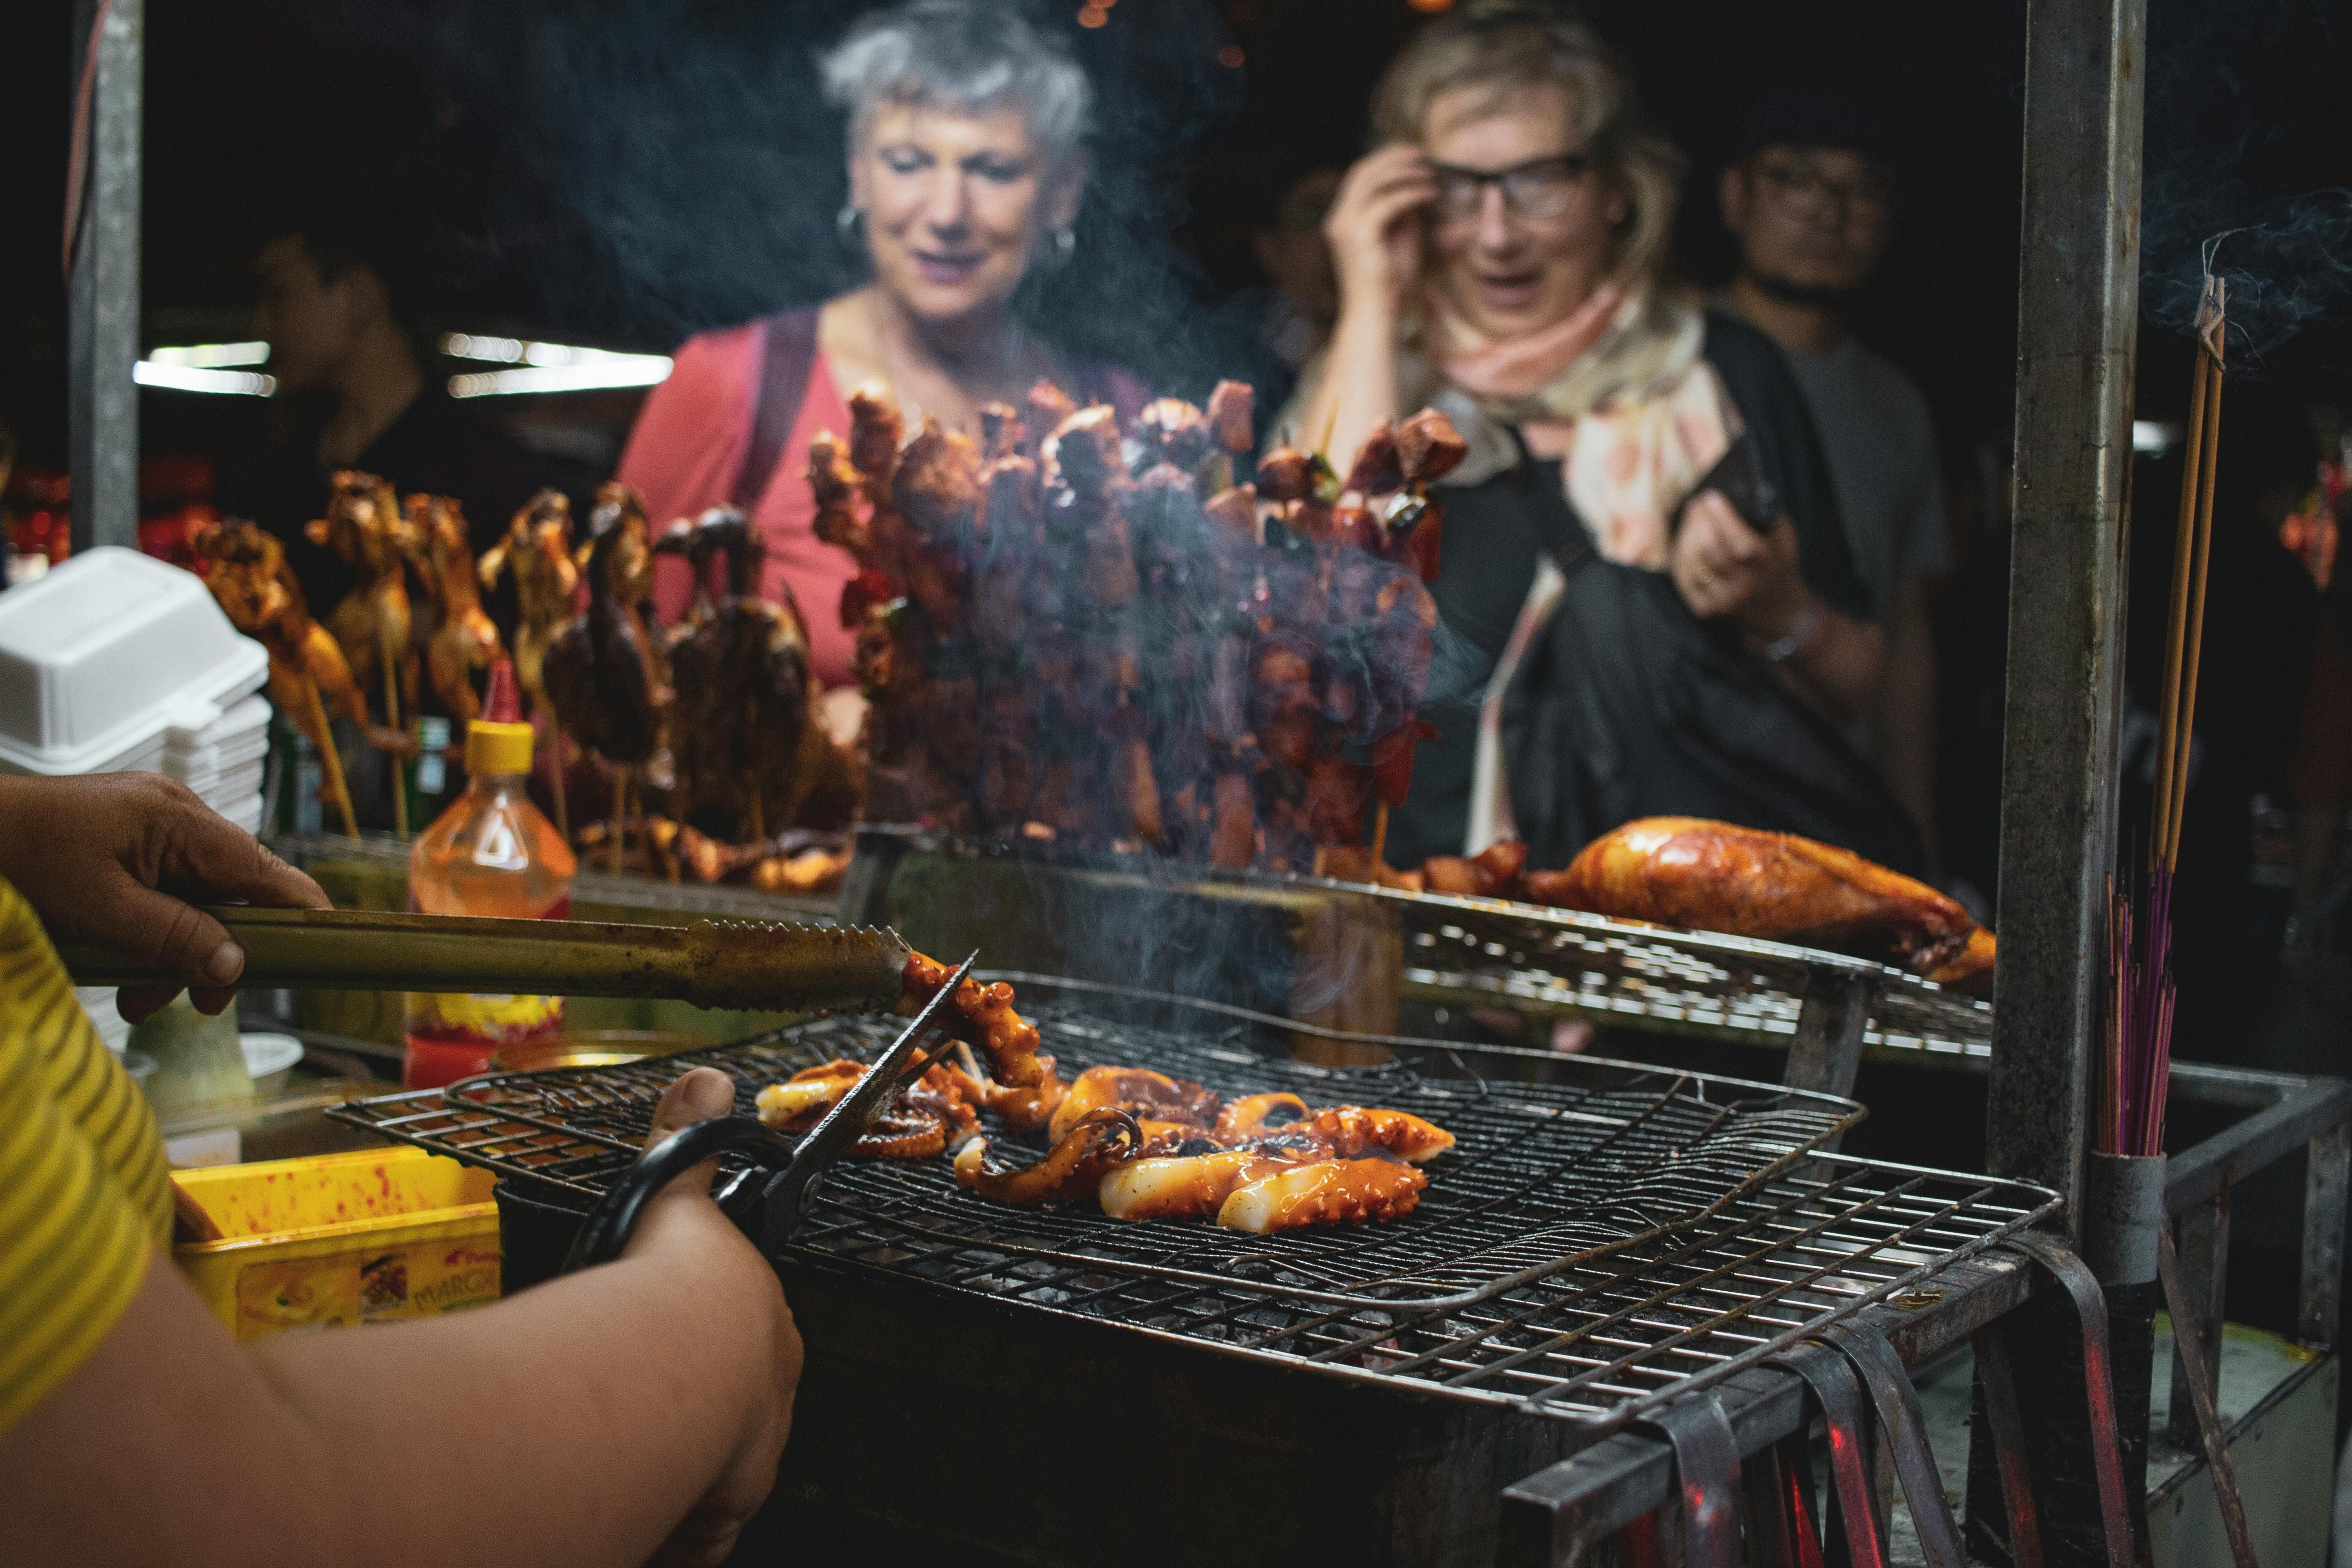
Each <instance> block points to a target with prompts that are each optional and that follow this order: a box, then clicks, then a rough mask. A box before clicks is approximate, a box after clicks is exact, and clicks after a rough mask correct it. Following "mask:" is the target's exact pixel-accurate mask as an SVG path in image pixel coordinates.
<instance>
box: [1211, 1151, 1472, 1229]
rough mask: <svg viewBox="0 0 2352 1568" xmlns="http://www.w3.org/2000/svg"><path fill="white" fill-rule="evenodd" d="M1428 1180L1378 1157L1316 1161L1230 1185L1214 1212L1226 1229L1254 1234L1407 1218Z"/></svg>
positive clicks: (1420, 1174)
mask: <svg viewBox="0 0 2352 1568" xmlns="http://www.w3.org/2000/svg"><path fill="white" fill-rule="evenodd" d="M1427 1185H1429V1178H1428V1176H1426V1175H1425V1174H1423V1173H1422V1172H1421V1171H1419V1170H1418V1169H1416V1168H1414V1167H1413V1166H1412V1165H1406V1164H1399V1163H1396V1162H1394V1161H1391V1160H1383V1159H1378V1158H1374V1159H1365V1160H1318V1161H1315V1162H1313V1163H1309V1164H1304V1165H1295V1166H1292V1167H1290V1168H1289V1169H1287V1170H1284V1171H1279V1172H1276V1173H1273V1174H1271V1175H1266V1176H1262V1177H1259V1178H1258V1179H1256V1180H1255V1181H1252V1182H1248V1183H1246V1184H1243V1185H1241V1186H1237V1187H1235V1188H1234V1190H1233V1191H1232V1192H1231V1193H1230V1194H1227V1195H1226V1197H1225V1200H1224V1202H1223V1204H1221V1205H1218V1208H1217V1223H1218V1224H1219V1225H1221V1226H1225V1227H1226V1228H1227V1229H1229V1230H1249V1231H1257V1232H1260V1233H1263V1232H1265V1231H1269V1230H1293V1229H1296V1228H1297V1227H1299V1226H1308V1225H1339V1224H1341V1223H1344V1222H1360V1221H1363V1220H1368V1219H1381V1220H1386V1219H1394V1218H1396V1217H1397V1216H1398V1215H1405V1214H1411V1213H1412V1209H1413V1205H1415V1204H1417V1203H1419V1202H1420V1201H1421V1189H1422V1188H1423V1187H1425V1186H1427Z"/></svg>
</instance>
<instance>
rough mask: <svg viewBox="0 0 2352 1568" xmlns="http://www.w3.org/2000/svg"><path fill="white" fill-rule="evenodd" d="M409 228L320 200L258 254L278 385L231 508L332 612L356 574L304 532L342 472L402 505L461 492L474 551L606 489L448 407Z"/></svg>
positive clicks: (234, 471)
mask: <svg viewBox="0 0 2352 1568" xmlns="http://www.w3.org/2000/svg"><path fill="white" fill-rule="evenodd" d="M400 229H401V226H400V225H398V224H397V223H396V222H394V221H393V220H389V219H387V218H385V217H384V216H382V215H378V214H371V213H367V212H364V211H363V212H362V213H361V214H358V215H355V216H349V217H346V216H343V215H342V214H341V212H340V211H338V210H337V206H336V205H323V204H322V205H321V206H320V207H319V208H317V209H313V210H309V211H301V212H297V213H295V214H293V215H290V216H287V217H285V218H283V219H281V220H280V221H279V222H278V223H277V224H276V225H274V226H272V228H271V230H270V232H269V234H268V238H266V239H265V240H264V241H263V243H262V245H261V246H260V247H259V249H258V250H257V252H256V254H255V257H254V269H255V301H254V329H255V332H256V335H257V336H259V337H261V338H263V339H266V340H267V341H268V343H269V363H268V371H269V374H271V375H273V376H275V377H276V378H277V380H278V390H277V394H276V395H275V396H274V397H273V398H272V399H271V406H270V409H269V416H268V430H267V432H266V434H265V437H264V438H263V440H262V441H261V443H260V444H259V446H258V447H257V449H256V450H254V451H251V452H249V453H247V454H243V455H242V458H241V460H238V461H234V462H232V463H230V464H228V465H226V468H227V469H228V472H227V475H226V482H225V484H224V487H223V495H222V503H223V510H225V511H227V512H228V513H230V514H231V515H233V516H241V517H250V518H252V519H253V520H254V521H257V522H258V523H260V524H261V525H262V526H263V527H265V528H267V529H268V530H269V531H271V532H272V533H275V534H276V535H278V538H279V539H281V540H283V541H284V542H285V544H286V555H287V559H288V561H289V562H290V563H292V565H293V567H294V571H295V574H296V575H297V576H298V577H299V578H300V579H301V583H302V591H303V593H304V595H306V596H307V597H308V598H309V600H310V609H311V613H312V614H314V615H317V616H321V617H323V616H325V615H326V614H327V613H328V612H329V611H330V610H331V609H333V607H334V606H335V604H336V603H337V601H339V600H340V599H341V597H342V596H343V595H345V594H346V593H348V592H350V590H351V587H352V572H351V569H350V568H349V567H348V566H346V565H345V564H344V563H342V562H341V560H340V559H339V558H337V557H336V556H335V555H334V554H333V552H331V551H328V550H326V549H323V548H321V547H320V546H318V545H314V544H312V543H310V541H309V540H307V539H305V538H304V537H303V534H302V528H303V525H304V524H305V523H307V522H308V521H310V519H312V518H314V517H320V516H323V515H325V511H326V504H327V495H328V487H329V481H330V479H331V476H332V475H333V474H334V473H335V471H336V470H337V469H340V468H358V469H361V470H363V471H365V472H367V473H372V474H376V475H379V476H381V477H382V478H383V479H387V480H389V481H390V482H391V484H392V487H393V489H394V492H395V493H397V494H399V495H401V496H407V495H409V494H411V493H414V492H415V491H419V490H423V491H427V492H430V493H432V494H435V495H446V496H454V497H456V498H457V501H458V503H459V504H460V505H461V506H463V507H464V508H465V511H466V520H467V526H468V529H469V531H470V532H471V534H472V538H473V543H474V549H475V551H476V552H477V553H478V552H481V551H484V550H487V549H488V548H489V547H490V545H492V544H494V543H496V542H498V539H499V536H500V535H501V534H503V533H504V532H505V531H506V527H507V520H508V519H509V518H510V517H511V516H512V515H513V514H514V512H515V510H516V509H518V508H519V507H520V506H521V505H522V504H523V503H524V502H525V501H527V500H530V496H531V494H532V493H533V492H534V491H535V490H537V489H539V488H540V487H541V486H542V485H552V486H554V487H556V488H558V489H571V490H575V491H580V492H583V495H584V493H585V492H587V491H588V490H590V489H593V482H594V479H595V476H593V475H591V474H587V473H585V472H584V471H574V465H571V464H567V463H564V462H562V461H561V460H560V459H550V458H545V457H541V456H540V455H537V454H534V453H532V452H530V451H529V450H528V449H526V448H525V447H523V446H522V445H521V444H520V442H517V441H516V440H514V439H513V438H512V437H509V436H508V435H507V434H506V433H505V432H504V431H502V430H499V428H497V427H496V426H492V425H491V424H489V423H488V421H487V420H484V419H482V418H480V417H478V416H476V415H475V414H473V413H472V412H470V411H469V410H467V408H466V407H465V406H464V405H460V404H458V403H457V402H456V401H455V400H453V399H452V398H451V397H450V396H449V390H448V382H447V378H446V375H445V374H443V373H442V371H441V370H440V361H439V356H438V354H437V353H436V348H435V343H434V338H433V335H432V333H431V331H429V329H428V328H427V327H426V325H425V321H424V320H423V316H422V313H421V310H420V308H419V303H418V299H417V286H416V282H415V271H416V269H417V268H416V263H415V259H414V258H411V257H409V256H407V255H405V254H404V252H403V250H402V248H401V240H400V238H399V233H400ZM575 499H581V498H579V497H575ZM489 608H490V612H491V615H492V616H493V617H494V618H502V620H503V622H504V624H506V625H508V626H511V620H510V617H500V616H499V610H500V606H499V605H491V606H489Z"/></svg>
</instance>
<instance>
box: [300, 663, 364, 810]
mask: <svg viewBox="0 0 2352 1568" xmlns="http://www.w3.org/2000/svg"><path fill="white" fill-rule="evenodd" d="M302 684H303V686H304V687H305V688H306V689H308V690H309V692H310V716H311V720H312V721H313V722H315V723H316V724H317V725H318V726H319V733H320V734H321V735H323V736H325V737H326V744H325V745H323V746H321V747H320V748H319V768H320V772H322V773H325V774H326V777H327V789H328V791H329V793H331V795H333V796H334V797H335V809H336V810H337V811H339V812H341V814H342V817H343V833H344V835H345V836H346V837H352V838H357V837H359V836H360V818H359V813H357V812H355V811H353V810H352V790H351V785H349V784H345V783H344V782H343V756H342V753H341V752H338V751H336V750H335V730H334V726H333V725H331V724H330V723H329V722H328V721H327V702H326V699H324V698H323V697H320V695H319V683H318V682H317V681H315V680H308V679H306V680H304V681H303V683H302Z"/></svg>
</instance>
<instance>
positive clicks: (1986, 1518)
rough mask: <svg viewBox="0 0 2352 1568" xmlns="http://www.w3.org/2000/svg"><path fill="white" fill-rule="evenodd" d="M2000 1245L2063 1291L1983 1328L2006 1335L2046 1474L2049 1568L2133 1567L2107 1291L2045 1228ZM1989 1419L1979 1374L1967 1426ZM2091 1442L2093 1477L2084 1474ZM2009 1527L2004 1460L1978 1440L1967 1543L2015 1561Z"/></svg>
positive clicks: (2032, 1454)
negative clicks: (2046, 1274)
mask: <svg viewBox="0 0 2352 1568" xmlns="http://www.w3.org/2000/svg"><path fill="white" fill-rule="evenodd" d="M2002 1245H2004V1246H2007V1247H2014V1248H2016V1249H2017V1250H2018V1251H2020V1252H2022V1253H2024V1254H2025V1255H2026V1256H2028V1257H2030V1258H2032V1259H2033V1260H2034V1261H2035V1262H2036V1263H2038V1264H2039V1265H2041V1266H2042V1268H2043V1269H2045V1270H2047V1271H2048V1272H2049V1273H2050V1274H2051V1275H2053V1276H2054V1277H2055V1279H2057V1282H2058V1284H2059V1287H2060V1290H2061V1292H2062V1294H2061V1295H2060V1296H2052V1295H2038V1296H2036V1297H2035V1298H2034V1299H2033V1300H2031V1301H2028V1302H2027V1303H2026V1304H2025V1305H2024V1306H2023V1307H2022V1308H2021V1309H2019V1310H2017V1311H2015V1312H2012V1313H2011V1314H2010V1315H2009V1316H2008V1317H2007V1318H2005V1319H2003V1320H2002V1321H2000V1322H1999V1323H1997V1324H1995V1325H1993V1326H1992V1327H1991V1328H1990V1329H1988V1330H1986V1332H1987V1333H1988V1334H1998V1335H2000V1336H2001V1341H2002V1343H2001V1348H2002V1349H2003V1350H2004V1351H2005V1352H2007V1361H2008V1363H2009V1365H2010V1367H2011V1369H2012V1376H2011V1385H2012V1387H2013V1388H2014V1390H2015V1392H2016V1394H2017V1405H2018V1410H2019V1415H2020V1417H2021V1420H2020V1425H2021V1427H2022V1429H2023V1431H2024V1433H2025V1436H2026V1448H2027V1454H2028V1456H2029V1458H2030V1460H2031V1468H2032V1473H2033V1475H2034V1477H2035V1479H2037V1480H2039V1481H2040V1482H2041V1483H2042V1486H2041V1489H2040V1492H2039V1496H2038V1499H2037V1502H2036V1507H2035V1510H2034V1511H2035V1518H2036V1521H2037V1522H2038V1524H2039V1525H2040V1545H2041V1548H2042V1555H2043V1560H2044V1561H2045V1562H2046V1563H2050V1564H2051V1565H2052V1568H2095V1565H2098V1564H2104V1565H2105V1568H2131V1565H2132V1562H2133V1542H2132V1525H2131V1510H2130V1508H2129V1505H2128V1501H2127V1500H2126V1495H2125V1481H2124V1461H2123V1452H2122V1447H2121V1445H2120V1443H2119V1442H2118V1432H2117V1425H2116V1394H2115V1376H2114V1366H2113V1361H2112V1357H2111V1354H2110V1352H2109V1347H2108V1342H2107V1304H2106V1298H2105V1294H2104V1293H2102V1291H2101V1290H2100V1289H2099V1282H2098V1281H2097V1280H2096V1279H2094V1278H2093V1277H2092V1274H2091V1271H2090V1269H2089V1268H2085V1267H2084V1264H2083V1262H2082V1260H2081V1259H2079V1258H2076V1257H2075V1256H2074V1254H2073V1253H2072V1252H2069V1251H2068V1250H2067V1249H2066V1248H2065V1247H2062V1246H2060V1245H2059V1244H2058V1243H2057V1242H2056V1241H2054V1240H2053V1239H2052V1238H2051V1237H2047V1236H2045V1235H2043V1234H2042V1233H2041V1232H2038V1231H2027V1232H2024V1233H2022V1234H2021V1235H2018V1236H2014V1237H2011V1238H2010V1239H2009V1240H2008V1241H2006V1242H2004V1243H2003V1244H2002ZM2070 1307H2071V1308H2072V1319H2073V1321H2071V1322H2069V1321H2068V1317H2069V1313H2068V1309H2069V1308H2070ZM2070 1330H2071V1331H2072V1332H2071V1333H2070V1332H2069V1331H2070ZM2077 1389H2079V1390H2081V1391H2082V1392H2081V1393H2080V1394H2077V1393H2075V1390H2077ZM1992 1426H1993V1423H1992V1420H1991V1417H1990V1414H1989V1413H1988V1411H1987V1408H1986V1401H1985V1392H1984V1388H1983V1378H1982V1373H1979V1379H1978V1388H1977V1393H1976V1410H1975V1415H1974V1418H1973V1420H1972V1423H1971V1426H1970V1430H1971V1432H1972V1433H1977V1434H1986V1435H1990V1433H1991V1430H1992ZM2085 1448H2087V1449H2088V1450H2089V1452H2090V1459H2091V1470H2092V1474H2091V1476H2089V1477H2085V1476H2084V1475H2083V1473H2082V1469H2083V1466H2082V1456H2083V1451H2084V1449H2085ZM2085 1481H2088V1482H2089V1484H2088V1485H2087V1486H2086V1485H2085V1484H2084V1483H2085ZM2009 1535H2010V1531H2009V1527H2008V1523H2007V1520H2006V1517H2005V1500H2004V1499H2003V1497H2002V1489H2001V1485H2000V1470H1999V1466H1998V1462H1997V1460H1996V1458H1995V1456H1994V1455H1993V1453H1992V1452H1991V1449H1990V1445H1988V1444H1984V1443H1972V1444H1971V1446H1970V1450H1969V1543H1970V1545H1971V1547H1972V1548H1973V1549H1974V1550H1975V1551H1976V1552H1977V1553H1978V1555H1979V1556H1980V1557H1982V1558H1984V1559H1985V1560H1987V1561H1989V1562H1993V1563H2007V1562H2011V1561H2012V1558H2011V1553H2010V1548H2009Z"/></svg>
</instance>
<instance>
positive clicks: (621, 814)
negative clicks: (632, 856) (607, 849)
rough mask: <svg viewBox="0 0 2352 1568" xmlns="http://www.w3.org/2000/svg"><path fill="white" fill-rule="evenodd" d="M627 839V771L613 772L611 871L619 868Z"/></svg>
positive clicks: (617, 770) (622, 769) (619, 768)
mask: <svg viewBox="0 0 2352 1568" xmlns="http://www.w3.org/2000/svg"><path fill="white" fill-rule="evenodd" d="M628 839H629V770H628V769H627V768H625V767H615V768H614V770H613V855H612V860H613V869H614V870H615V871H618V870H619V869H620V868H621V856H622V854H623V852H624V849H625V846H626V845H627V843H628Z"/></svg>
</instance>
